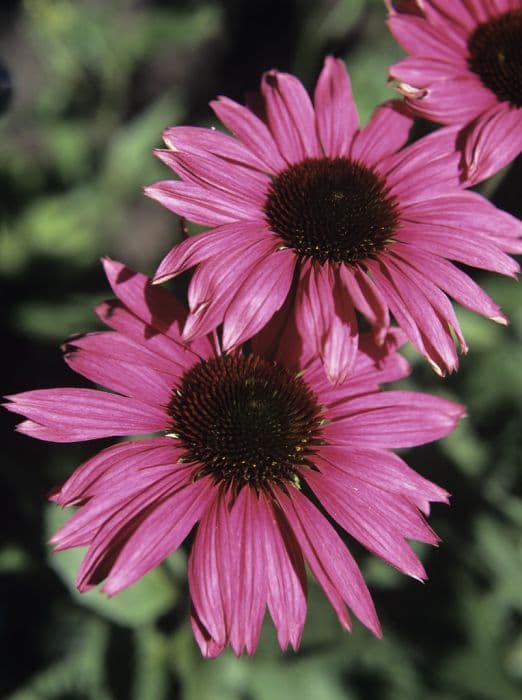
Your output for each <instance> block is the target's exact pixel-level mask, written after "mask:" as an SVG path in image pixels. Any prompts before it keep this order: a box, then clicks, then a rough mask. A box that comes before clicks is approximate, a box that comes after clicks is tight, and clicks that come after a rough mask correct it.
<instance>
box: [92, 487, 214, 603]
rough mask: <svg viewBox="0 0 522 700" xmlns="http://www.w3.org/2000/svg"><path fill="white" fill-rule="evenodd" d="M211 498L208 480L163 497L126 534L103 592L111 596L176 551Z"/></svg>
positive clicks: (212, 490) (212, 489)
mask: <svg viewBox="0 0 522 700" xmlns="http://www.w3.org/2000/svg"><path fill="white" fill-rule="evenodd" d="M212 498H214V488H213V485H212V484H211V483H210V481H207V480H203V479H201V480H199V481H195V482H194V481H190V482H188V483H187V484H186V485H185V486H184V487H183V488H181V489H179V490H177V491H176V492H175V493H174V494H173V495H172V496H170V497H168V498H165V500H164V501H162V502H161V503H158V504H157V505H156V507H155V508H154V509H153V510H152V512H151V513H150V514H148V515H147V516H146V517H145V518H143V519H142V520H141V521H140V524H139V527H137V528H136V530H135V531H134V532H133V533H132V534H131V535H130V537H129V538H128V540H127V541H126V543H125V545H124V546H123V547H122V549H121V551H120V552H119V554H118V558H117V560H116V562H115V564H114V566H113V567H112V569H111V572H110V574H109V576H108V577H107V581H106V582H105V584H104V586H103V590H104V591H105V592H106V593H108V594H109V595H115V594H116V593H119V591H121V590H123V589H124V588H127V586H130V585H131V584H132V583H134V582H135V581H137V580H138V579H140V578H141V577H142V576H144V575H145V574H146V573H147V571H150V569H152V568H153V567H155V566H157V565H158V564H159V563H160V562H161V561H163V559H165V558H166V557H168V556H169V554H171V553H172V552H173V551H174V550H176V549H177V548H178V547H179V546H180V544H181V543H182V542H183V540H184V539H185V538H186V537H187V535H188V534H189V532H190V531H191V530H192V528H193V527H194V525H195V523H196V522H197V521H198V520H199V519H200V517H201V515H202V513H203V511H204V509H205V508H206V507H207V506H208V504H209V503H210V500H211V499H212Z"/></svg>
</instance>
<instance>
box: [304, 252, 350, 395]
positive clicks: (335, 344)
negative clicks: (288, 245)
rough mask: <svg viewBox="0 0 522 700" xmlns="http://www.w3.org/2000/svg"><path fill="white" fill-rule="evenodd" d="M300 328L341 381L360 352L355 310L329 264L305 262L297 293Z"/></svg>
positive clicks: (329, 371) (328, 369)
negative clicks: (358, 349)
mask: <svg viewBox="0 0 522 700" xmlns="http://www.w3.org/2000/svg"><path fill="white" fill-rule="evenodd" d="M296 304H297V311H296V320H297V327H298V329H299V332H300V334H301V335H303V336H304V337H307V338H308V339H309V343H310V344H311V346H312V347H313V348H314V351H315V352H316V353H317V354H318V355H320V356H321V357H322V358H323V361H324V365H325V370H326V373H327V375H328V378H329V379H330V381H331V382H332V383H333V384H337V383H341V382H342V381H343V380H344V379H345V378H346V376H347V374H348V373H349V372H350V369H351V366H352V364H353V361H354V359H355V355H356V352H357V341H358V330H357V319H356V316H355V311H354V308H353V305H352V302H351V300H350V298H349V297H348V296H347V295H346V291H345V288H344V286H343V284H342V282H341V280H340V277H339V275H338V274H337V272H336V271H335V270H334V269H333V268H332V267H331V266H330V265H324V266H319V265H315V264H313V263H312V264H308V265H306V264H303V266H302V271H301V279H300V281H299V289H298V295H297V300H296Z"/></svg>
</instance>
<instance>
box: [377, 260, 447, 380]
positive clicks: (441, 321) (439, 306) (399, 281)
mask: <svg viewBox="0 0 522 700" xmlns="http://www.w3.org/2000/svg"><path fill="white" fill-rule="evenodd" d="M410 269H411V268H408V267H405V266H404V265H401V264H400V261H397V262H396V259H395V257H394V256H390V257H389V258H388V259H387V260H386V272H387V274H388V276H389V277H390V279H391V281H392V283H393V284H394V285H395V288H396V289H397V290H398V292H399V294H400V296H401V297H402V300H403V303H404V305H405V306H407V308H408V311H409V313H410V314H411V317H412V318H413V319H414V321H415V323H416V324H417V327H418V328H419V330H420V331H421V333H422V335H423V340H424V343H425V344H426V349H427V351H428V352H427V357H428V358H429V359H430V360H431V361H432V362H433V363H434V364H435V365H436V367H434V369H435V371H436V372H439V370H440V371H442V372H443V373H444V372H446V371H448V372H453V371H455V370H456V369H457V367H458V357H457V352H456V349H455V343H454V341H453V337H452V335H451V330H450V325H451V324H450V321H453V322H454V323H455V324H456V329H459V325H458V322H457V320H456V318H455V316H454V314H453V310H452V309H451V305H450V304H449V301H448V300H447V299H445V297H444V295H443V294H442V292H440V290H438V289H437V288H436V287H435V288H434V295H435V296H434V297H432V296H430V294H429V291H430V290H429V285H424V284H423V281H422V278H421V277H420V276H418V275H417V276H415V273H414V274H412V275H410V274H409V271H410Z"/></svg>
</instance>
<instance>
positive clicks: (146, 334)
mask: <svg viewBox="0 0 522 700" xmlns="http://www.w3.org/2000/svg"><path fill="white" fill-rule="evenodd" d="M96 313H97V314H98V316H99V317H100V318H101V320H102V321H103V322H104V323H106V324H107V325H108V326H109V327H110V328H113V329H114V330H116V331H118V332H119V333H121V334H122V335H125V336H127V337H128V338H131V339H132V340H134V341H136V342H137V343H139V344H141V345H142V346H143V347H145V348H147V349H148V350H149V351H151V352H153V353H155V354H156V356H157V357H158V360H157V361H158V364H159V363H161V362H164V363H165V364H166V365H167V367H168V368H169V371H170V372H172V373H173V374H174V373H177V374H178V375H181V374H183V372H184V371H185V370H187V369H188V368H189V367H191V366H192V364H194V362H195V361H196V360H197V359H198V356H199V355H200V356H202V357H207V356H208V355H210V354H211V346H210V343H209V341H208V340H207V339H206V338H202V339H201V340H198V342H197V344H196V343H191V344H190V346H189V345H186V344H182V343H181V342H179V341H178V342H176V341H174V340H172V338H170V337H169V336H167V335H165V334H164V333H161V332H160V331H159V330H158V329H156V328H154V326H149V325H147V324H146V323H144V322H143V321H142V320H141V319H139V318H138V317H137V316H135V315H134V314H133V313H131V312H130V311H129V310H128V309H127V308H126V307H125V306H123V304H122V303H121V302H120V301H117V300H115V301H111V302H104V303H103V304H100V305H99V306H98V307H97V308H96ZM191 348H192V349H194V350H197V352H198V355H195V353H194V352H193V350H192V349H191Z"/></svg>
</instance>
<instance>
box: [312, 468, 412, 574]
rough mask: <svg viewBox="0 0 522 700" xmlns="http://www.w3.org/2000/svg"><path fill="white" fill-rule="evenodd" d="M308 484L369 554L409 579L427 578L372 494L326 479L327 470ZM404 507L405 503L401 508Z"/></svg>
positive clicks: (333, 515) (332, 514) (339, 481)
mask: <svg viewBox="0 0 522 700" xmlns="http://www.w3.org/2000/svg"><path fill="white" fill-rule="evenodd" d="M319 464H321V462H320V460H319ZM330 471H331V469H330ZM308 481H309V483H310V486H311V488H312V489H313V491H314V493H315V494H316V496H317V497H318V498H319V500H320V502H321V503H322V505H323V506H324V508H325V509H326V510H327V511H328V513H329V514H330V515H331V516H332V517H333V518H334V519H335V520H336V522H338V523H339V524H340V525H341V526H342V527H343V528H344V529H345V530H346V531H347V532H348V533H350V535H352V537H355V539H357V540H358V541H359V542H360V543H361V544H362V545H363V546H364V547H366V548H367V549H368V550H370V552H373V553H374V554H376V555H377V556H378V557H380V558H381V559H384V560H385V561H387V562H388V563H390V564H391V565H392V566H395V567H396V568H397V569H399V570H400V571H402V572H403V573H405V574H407V575H408V576H412V577H413V578H417V579H419V580H423V579H425V578H426V572H425V570H424V567H423V566H422V564H421V562H420V560H419V559H418V557H417V556H416V555H415V553H414V552H413V550H412V549H411V547H410V546H409V545H408V543H407V542H406V541H405V539H404V535H403V533H401V531H400V530H399V529H398V528H397V527H395V526H394V523H393V511H392V512H388V511H386V510H385V511H384V513H383V510H382V506H380V504H379V503H378V502H376V501H375V493H372V492H371V491H370V490H369V489H368V492H366V490H365V492H364V493H363V494H359V493H358V492H357V491H355V490H354V487H353V485H350V484H349V483H345V482H344V480H341V479H335V478H333V476H332V475H331V474H330V475H329V476H327V475H326V470H325V472H323V473H322V474H321V475H320V477H319V478H316V475H315V474H311V475H310V478H309V479H308ZM359 495H361V496H362V497H361V498H359ZM365 496H366V497H365ZM372 496H373V497H374V498H373V499H372ZM394 503H395V504H396V505H397V506H400V498H395V500H394ZM406 505H407V501H406V500H404V503H403V507H404V508H406ZM412 510H413V508H412V509H411V510H410V514H411V512H412ZM418 517H419V518H420V516H418Z"/></svg>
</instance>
